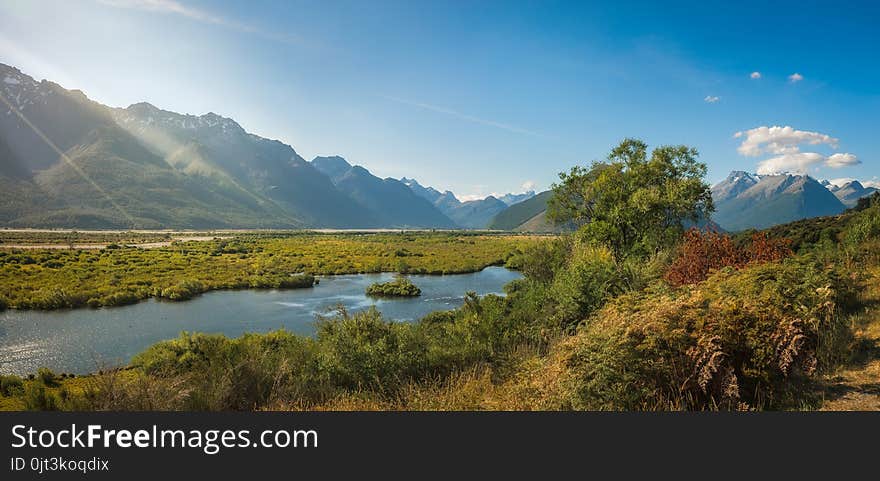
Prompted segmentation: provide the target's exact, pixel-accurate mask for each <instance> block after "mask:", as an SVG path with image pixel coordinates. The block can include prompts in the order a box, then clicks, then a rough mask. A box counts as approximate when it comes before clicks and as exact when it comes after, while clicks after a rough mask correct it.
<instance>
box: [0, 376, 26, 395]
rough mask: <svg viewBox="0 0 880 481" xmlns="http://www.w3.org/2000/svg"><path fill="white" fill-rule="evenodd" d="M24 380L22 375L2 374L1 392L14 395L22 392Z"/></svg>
mask: <svg viewBox="0 0 880 481" xmlns="http://www.w3.org/2000/svg"><path fill="white" fill-rule="evenodd" d="M22 386H23V382H22V380H21V378H20V377H18V376H14V375H12V374H10V375H0V394H2V395H3V396H12V395H14V394H17V393H18V392H20V391H21V390H22V389H23V388H22Z"/></svg>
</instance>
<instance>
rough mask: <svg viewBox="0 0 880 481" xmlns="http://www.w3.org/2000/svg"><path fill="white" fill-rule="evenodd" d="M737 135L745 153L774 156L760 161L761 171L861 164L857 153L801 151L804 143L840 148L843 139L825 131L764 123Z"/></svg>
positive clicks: (793, 170)
mask: <svg viewBox="0 0 880 481" xmlns="http://www.w3.org/2000/svg"><path fill="white" fill-rule="evenodd" d="M733 136H734V138H737V139H742V143H741V144H740V145H739V147H737V149H736V150H737V151H738V152H739V153H740V154H741V155H744V156H747V157H758V156H761V155H765V154H769V155H772V156H773V157H770V158H769V159H764V160H762V161H760V162H758V174H765V175H766V174H775V173H779V172H801V173H806V172H807V171H808V170H809V169H810V168H813V167H816V168H819V167H828V168H831V169H839V168H841V167H849V166H852V165H857V164H860V163H861V161H860V160H859V159H858V158H857V157H856V156H855V155H854V154H850V153H835V154H831V155H829V156H826V155H824V154H820V153H818V152H801V145H813V146H820V145H827V146H829V147H831V148H833V149H836V148H837V145H838V143H839V142H840V141H839V139H837V138H835V137H831V136H830V135H827V134H823V133H821V132H809V131H806V130H797V129H795V128H793V127H790V126H785V127H780V126H773V127H767V126H762V127H755V128H754V129H750V130H745V131H741V132H737V133H735V134H734V135H733Z"/></svg>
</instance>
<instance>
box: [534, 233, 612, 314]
mask: <svg viewBox="0 0 880 481" xmlns="http://www.w3.org/2000/svg"><path fill="white" fill-rule="evenodd" d="M620 274H621V273H620V271H619V270H618V269H617V264H616V263H615V261H614V257H613V255H612V253H611V251H610V250H608V249H605V248H596V247H590V246H583V245H581V246H576V247H575V248H574V249H573V251H572V254H571V257H570V259H569V260H568V263H567V265H566V266H565V267H564V268H562V269H561V270H560V271H559V272H558V273H557V274H556V276H555V277H554V280H553V284H552V286H551V287H550V291H551V292H550V294H549V298H550V299H551V300H552V302H553V305H554V310H553V311H554V312H553V317H554V319H555V320H556V323H557V324H558V325H559V326H561V327H563V328H567V327H570V326H573V325H575V324H576V323H578V322H579V321H581V320H583V319H585V318H587V317H588V316H589V315H590V314H592V312H593V311H595V310H596V309H598V308H600V307H602V305H603V304H604V303H605V301H607V300H608V299H610V298H612V297H614V296H616V295H618V294H620V293H621V292H623V291H625V290H626V288H627V283H626V282H625V279H624V278H623V277H622V276H621V275H620Z"/></svg>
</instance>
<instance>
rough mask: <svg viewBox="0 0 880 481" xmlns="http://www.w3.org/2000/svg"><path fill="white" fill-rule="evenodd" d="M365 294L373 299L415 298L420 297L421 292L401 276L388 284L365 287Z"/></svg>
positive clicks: (378, 283)
mask: <svg viewBox="0 0 880 481" xmlns="http://www.w3.org/2000/svg"><path fill="white" fill-rule="evenodd" d="M366 292H367V295H368V296H374V297H417V296H420V295H422V290H421V289H419V288H418V287H417V286H416V285H415V284H413V283H412V281H410V280H409V279H407V278H406V277H403V276H399V277H397V278H396V279H394V280H393V281H390V282H376V283H375V284H372V285H370V286H369V287H367V291H366Z"/></svg>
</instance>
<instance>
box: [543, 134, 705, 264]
mask: <svg viewBox="0 0 880 481" xmlns="http://www.w3.org/2000/svg"><path fill="white" fill-rule="evenodd" d="M697 156H698V154H697V151H696V149H693V148H691V147H687V146H684V145H679V146H661V147H658V148H656V149H654V150H653V151H652V152H651V155H650V157H648V149H647V145H646V144H645V143H644V142H642V141H641V140H637V139H625V140H624V141H623V142H621V143H620V145H618V146H617V147H615V148H614V149H613V150H612V151H611V154H609V156H608V160H607V161H605V162H594V163H593V164H592V165H591V166H590V167H589V168H585V167H581V166H576V167H573V168H572V169H571V171H570V172H568V173H565V172H563V173H561V174H559V178H560V182H559V183H558V184H554V186H553V191H554V195H553V196H552V197H551V198H550V200H549V202H548V215H549V216H550V218H551V220H553V221H554V222H556V223H565V222H574V223H575V224H577V225H582V227H581V233H582V235H584V236H585V237H586V238H587V239H588V240H591V241H594V242H597V243H600V244H603V245H605V246H607V247H608V248H609V249H611V251H612V252H613V253H614V257H615V258H616V259H621V258H623V257H625V256H626V255H628V254H642V255H643V254H648V253H651V252H655V251H657V250H659V249H661V248H663V247H666V246H669V245H672V244H674V243H675V242H676V241H677V240H678V239H679V238H680V236H681V234H682V232H683V231H684V224H685V223H686V222H693V223H696V222H699V221H700V220H702V219H706V218H708V215H709V213H711V212H712V210H713V205H712V195H711V192H710V190H709V186H708V184H706V183H705V182H704V181H703V177H704V176H705V175H706V164H704V163H702V162H698V161H697V160H696V159H697Z"/></svg>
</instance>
